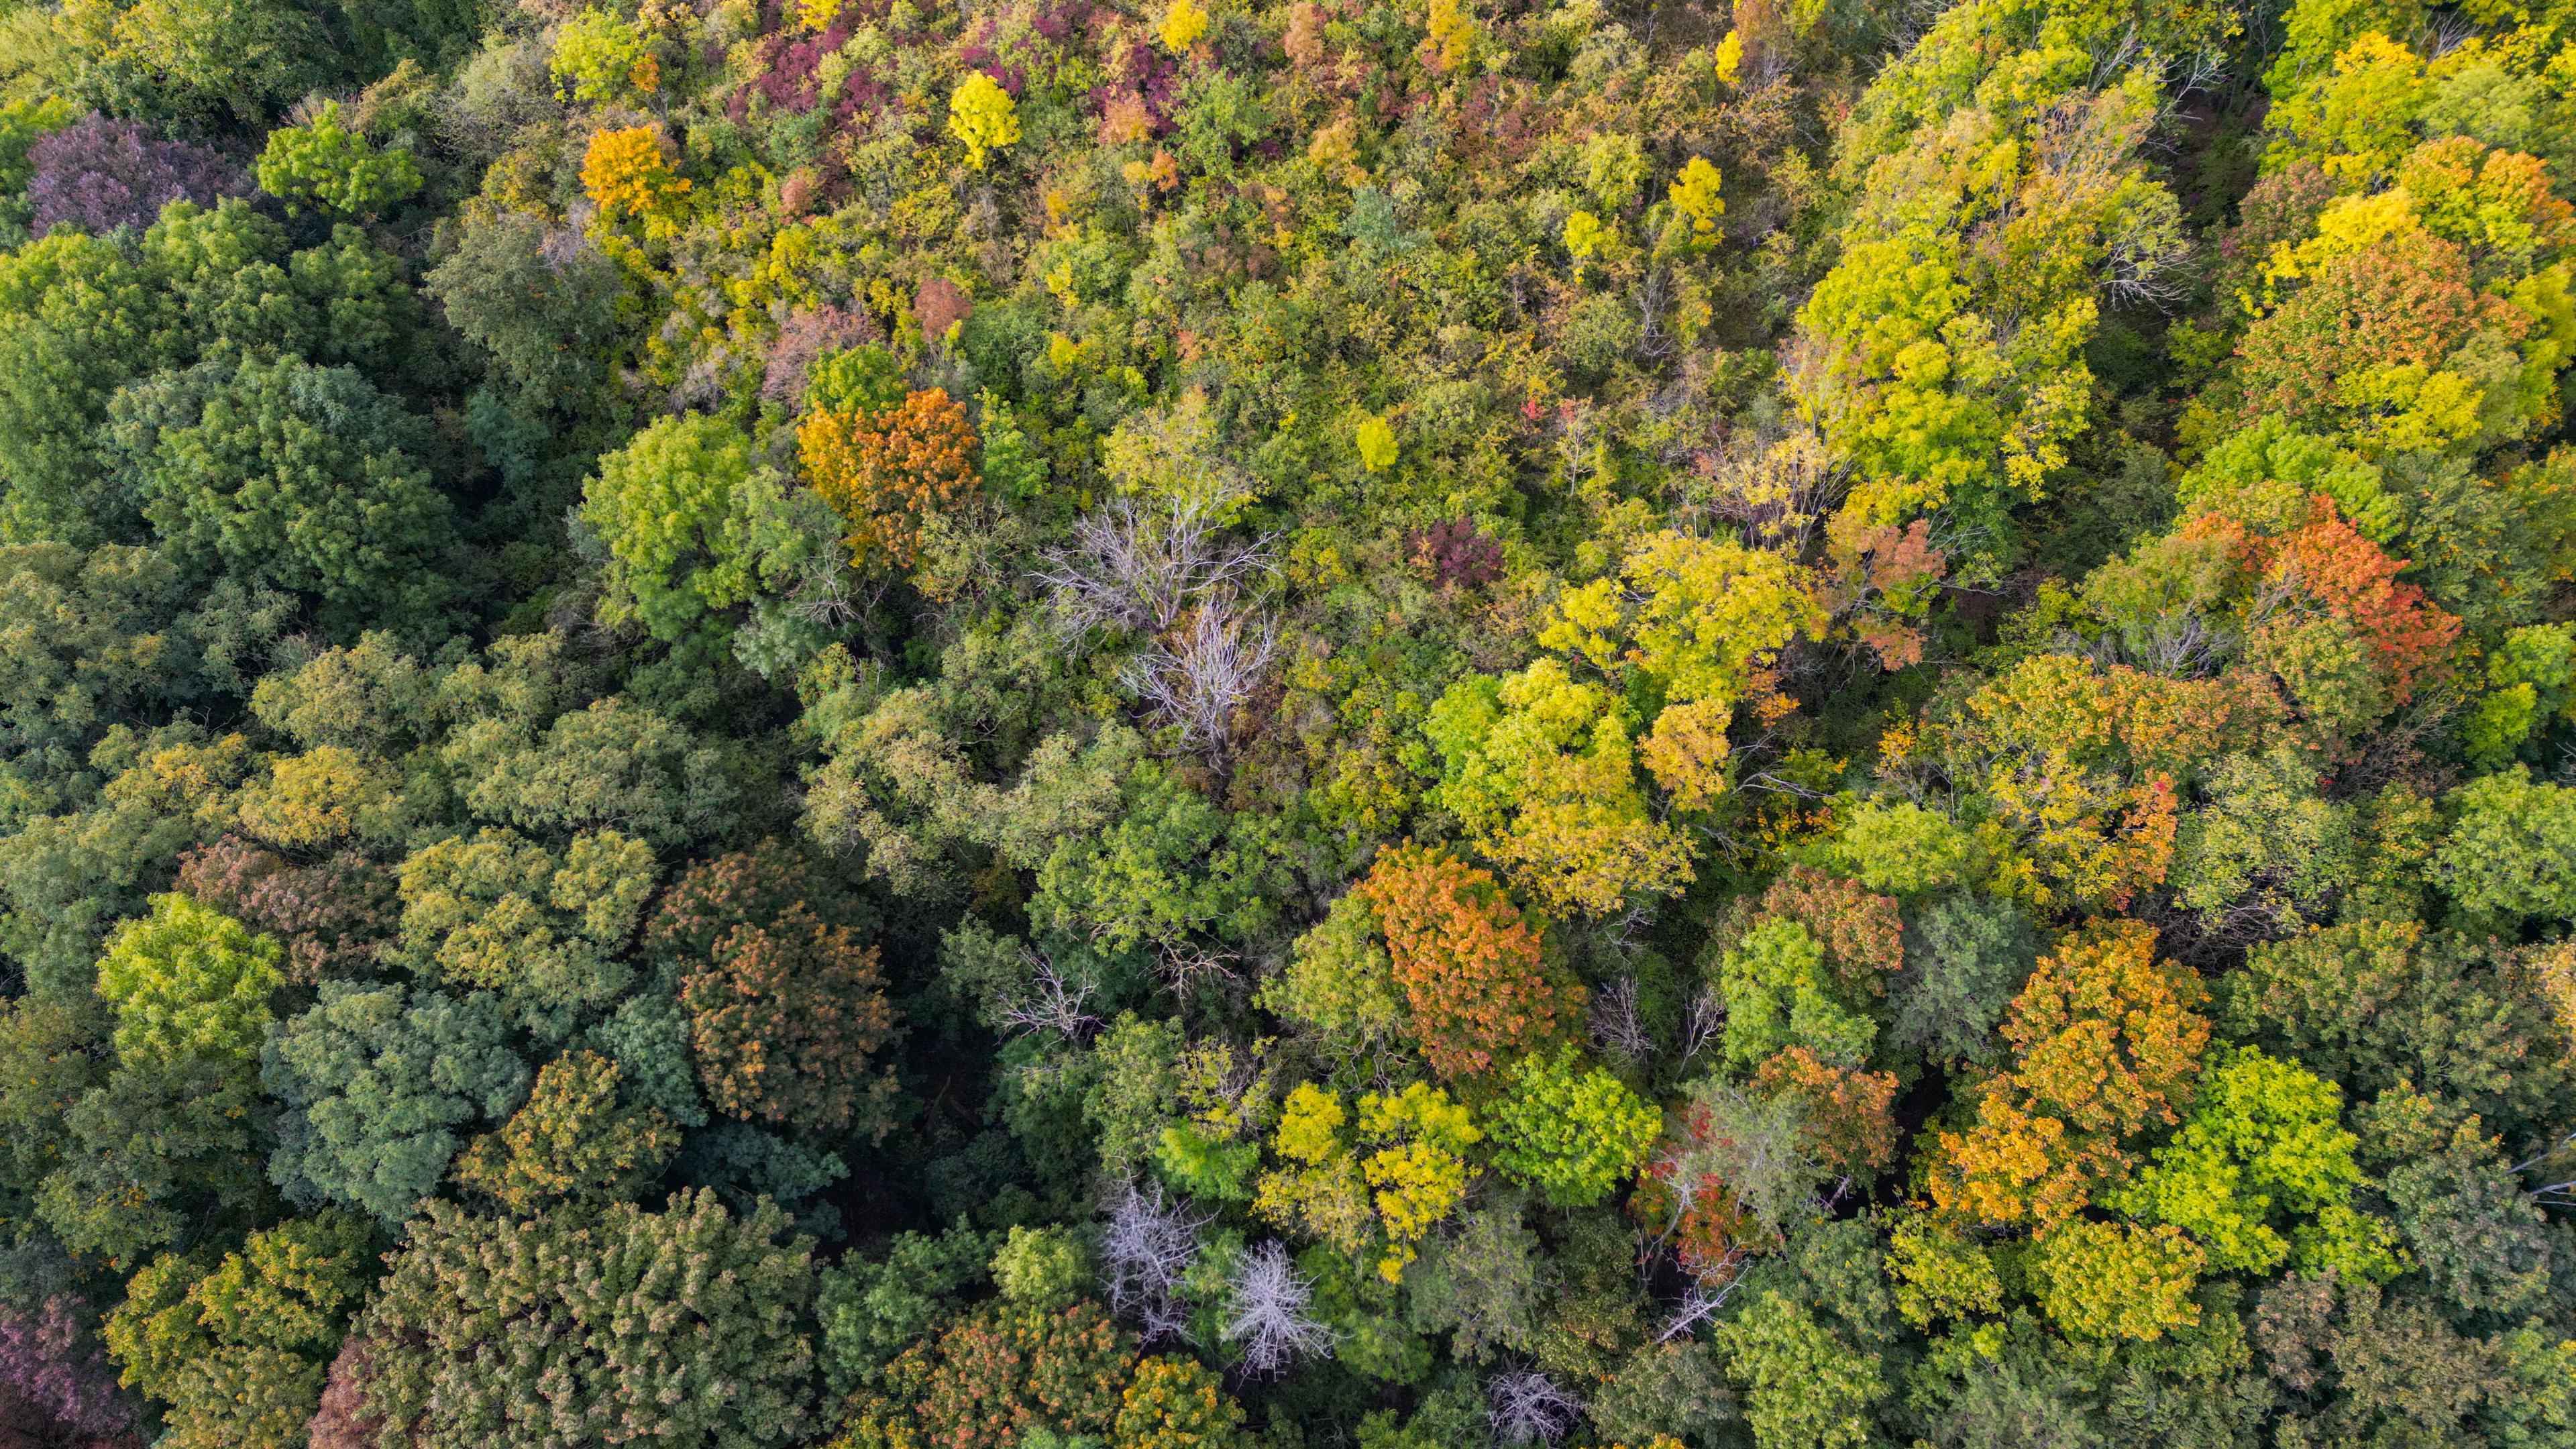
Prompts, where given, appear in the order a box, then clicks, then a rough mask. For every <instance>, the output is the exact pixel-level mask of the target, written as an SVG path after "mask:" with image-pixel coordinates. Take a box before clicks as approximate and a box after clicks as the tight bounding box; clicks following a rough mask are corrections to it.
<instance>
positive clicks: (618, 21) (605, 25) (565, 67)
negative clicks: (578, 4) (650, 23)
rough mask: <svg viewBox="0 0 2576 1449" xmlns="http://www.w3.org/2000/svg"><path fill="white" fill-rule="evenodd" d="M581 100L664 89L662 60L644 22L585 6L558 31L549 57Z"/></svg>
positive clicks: (647, 92) (549, 63) (651, 92)
mask: <svg viewBox="0 0 2576 1449" xmlns="http://www.w3.org/2000/svg"><path fill="white" fill-rule="evenodd" d="M546 63H547V66H548V68H550V69H551V70H552V71H553V72H554V74H555V76H556V78H557V79H558V80H559V81H565V82H569V83H570V84H569V85H568V86H567V87H566V88H567V89H568V90H570V91H571V93H572V98H573V99H574V100H577V101H587V102H598V101H609V100H617V99H621V98H623V97H626V96H629V95H640V96H649V95H651V94H653V93H654V92H655V91H657V90H659V89H661V84H662V64H661V60H660V58H659V57H658V56H656V55H655V54H654V53H653V37H652V34H651V32H650V31H648V30H647V29H646V28H645V27H644V26H642V25H640V24H638V23H636V22H635V21H632V20H629V19H627V18H626V17H624V16H622V15H619V14H617V13H616V12H615V11H611V10H584V11H582V12H581V13H580V14H578V15H576V16H574V17H572V19H570V20H568V21H566V22H564V25H563V28H562V29H561V30H559V31H557V32H556V34H555V50H554V55H553V56H552V57H551V58H549V59H548V61H547V62H546Z"/></svg>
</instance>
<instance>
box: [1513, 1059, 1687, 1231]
mask: <svg viewBox="0 0 2576 1449" xmlns="http://www.w3.org/2000/svg"><path fill="white" fill-rule="evenodd" d="M1485 1125H1486V1129H1487V1132H1488V1135H1490V1136H1491V1137H1492V1138H1493V1139H1494V1165H1495V1166H1496V1167H1498V1168H1500V1169H1502V1171H1503V1172H1504V1173H1505V1174H1506V1175H1508V1176H1511V1177H1514V1178H1518V1179H1519V1180H1521V1181H1523V1182H1527V1183H1529V1184H1531V1185H1532V1186H1535V1187H1537V1188H1538V1189H1539V1190H1540V1191H1541V1192H1544V1193H1545V1194H1546V1195H1547V1199H1548V1201H1549V1202H1551V1203H1555V1204H1556V1205H1558V1206H1560V1207H1590V1206H1592V1205H1593V1204H1595V1203H1597V1202H1599V1201H1601V1200H1602V1199H1603V1198H1605V1197H1608V1196H1609V1195H1610V1193H1611V1192H1612V1191H1613V1190H1614V1189H1616V1188H1617V1187H1618V1185H1619V1183H1620V1182H1621V1181H1622V1180H1623V1179H1625V1178H1627V1177H1628V1176H1629V1175H1630V1174H1632V1173H1634V1172H1635V1171H1636V1170H1637V1169H1638V1168H1639V1167H1640V1166H1642V1165H1643V1164H1644V1163H1645V1161H1646V1158H1647V1155H1648V1153H1649V1152H1650V1151H1651V1150H1652V1149H1653V1147H1654V1145H1655V1139H1656V1138H1657V1137H1658V1136H1660V1135H1662V1132H1663V1126H1664V1122H1663V1114H1662V1113H1660V1112H1658V1111H1656V1110H1655V1109H1654V1108H1653V1107H1652V1106H1649V1105H1648V1104H1647V1103H1646V1102H1645V1101H1643V1100H1642V1099H1640V1098H1639V1097H1638V1096H1637V1094H1636V1093H1634V1092H1632V1091H1630V1090H1628V1087H1627V1084H1625V1083H1623V1082H1621V1081H1620V1080H1619V1079H1618V1078H1617V1077H1614V1076H1612V1075H1610V1074H1609V1073H1608V1072H1604V1071H1600V1070H1598V1069H1595V1070H1593V1071H1589V1072H1580V1073H1578V1072H1577V1071H1576V1068H1575V1058H1574V1052H1573V1050H1572V1048H1559V1049H1558V1051H1557V1053H1556V1055H1554V1056H1553V1057H1549V1056H1544V1055H1533V1056H1528V1057H1524V1058H1522V1059H1521V1062H1520V1064H1519V1065H1518V1066H1517V1067H1515V1068H1514V1069H1513V1070H1512V1074H1511V1079H1510V1086H1509V1087H1508V1089H1507V1090H1506V1091H1505V1092H1504V1094H1503V1096H1502V1098H1501V1099H1500V1100H1499V1101H1497V1102H1495V1103H1494V1105H1493V1106H1492V1107H1491V1108H1489V1109H1487V1112H1486V1122H1485Z"/></svg>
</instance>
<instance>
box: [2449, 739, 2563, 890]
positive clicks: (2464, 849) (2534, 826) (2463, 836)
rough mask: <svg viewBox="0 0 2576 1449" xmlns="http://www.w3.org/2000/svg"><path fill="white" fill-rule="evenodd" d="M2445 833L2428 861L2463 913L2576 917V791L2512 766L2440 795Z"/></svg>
mask: <svg viewBox="0 0 2576 1449" xmlns="http://www.w3.org/2000/svg"><path fill="white" fill-rule="evenodd" d="M2442 805H2443V809H2444V811H2445V813H2446V814H2448V815H2449V817H2450V819H2451V822H2452V823H2451V829H2450V833H2449V835H2448V837H2447V838H2446V839H2445V840H2444V841H2443V843H2442V848H2441V852H2440V854H2439V855H2438V856H2437V857H2436V860H2437V862H2438V865H2439V868H2440V870H2441V873H2442V878H2443V880H2444V881H2445V883H2446V884H2447V885H2448V886H2449V888H2450V891H2451V896H2452V898H2453V899H2454V900H2456V901H2458V902H2459V903H2460V905H2461V906H2462V907H2464V908H2466V909H2467V910H2470V911H2476V912H2485V913H2491V914H2494V915H2497V916H2502V917H2506V918H2512V917H2517V916H2540V917H2543V918H2545V919H2549V920H2561V921H2563V920H2569V919H2576V790H2570V789H2568V788H2567V787H2565V786H2563V785H2552V784H2546V783H2539V782H2535V781H2533V780H2532V778H2531V775H2530V772H2529V771H2527V770H2526V769H2524V768H2523V767H2522V766H2520V765H2516V766H2514V767H2513V768H2512V769H2510V770H2506V771H2503V772H2501V773H2498V774H2493V775H2485V776H2481V777H2480V778H2478V779H2475V780H2472V781H2470V782H2469V783H2468V784H2466V785H2462V786H2461V787H2459V788H2458V789H2456V790H2454V791H2452V792H2451V793H2450V794H2448V795H2446V796H2444V797H2443V800H2442Z"/></svg>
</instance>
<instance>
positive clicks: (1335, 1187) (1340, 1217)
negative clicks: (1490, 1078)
mask: <svg viewBox="0 0 2576 1449" xmlns="http://www.w3.org/2000/svg"><path fill="white" fill-rule="evenodd" d="M1358 1105H1359V1112H1358V1115H1357V1117H1356V1120H1355V1119H1354V1118H1353V1116H1352V1114H1351V1112H1350V1109H1348V1108H1346V1107H1344V1106H1343V1105H1342V1099H1341V1098H1340V1097H1338V1096H1336V1095H1334V1094H1333V1093H1330V1092H1327V1091H1324V1090H1323V1089H1321V1088H1319V1087H1317V1086H1316V1085H1315V1084H1313V1083H1312V1082H1301V1083H1299V1084H1298V1085H1297V1087H1296V1089H1295V1090H1293V1091H1291V1092H1290V1093H1289V1094H1288V1100H1287V1103H1286V1105H1285V1106H1284V1107H1283V1108H1282V1109H1281V1111H1280V1114H1279V1130H1278V1132H1277V1134H1276V1135H1275V1136H1274V1137H1273V1138H1272V1140H1271V1148H1272V1150H1273V1151H1274V1152H1275V1153H1276V1154H1277V1155H1278V1156H1279V1157H1280V1158H1281V1159H1283V1165H1282V1166H1280V1167H1279V1168H1277V1169H1275V1170H1273V1171H1271V1172H1268V1173H1266V1174H1264V1175H1263V1176H1262V1179H1261V1186H1260V1192H1259V1195H1258V1196H1257V1197H1256V1198H1255V1199H1254V1201H1253V1211H1254V1212H1255V1213H1256V1214H1258V1215H1259V1216H1261V1217H1263V1218H1266V1219H1268V1220H1269V1221H1271V1222H1274V1223H1277V1224H1279V1225H1280V1226H1282V1227H1296V1228H1301V1229H1303V1230H1304V1231H1305V1232H1307V1233H1308V1234H1310V1235H1311V1236H1313V1237H1316V1238H1318V1239H1320V1240H1322V1241H1324V1242H1326V1243H1329V1244H1331V1245H1332V1246H1334V1247H1335V1248H1338V1249H1340V1250H1342V1251H1343V1252H1345V1253H1347V1254H1349V1255H1351V1256H1353V1257H1358V1256H1359V1255H1361V1254H1362V1253H1364V1252H1367V1251H1369V1250H1371V1249H1372V1247H1375V1248H1378V1249H1380V1251H1379V1252H1378V1255H1377V1270H1378V1274H1379V1276H1381V1277H1383V1278H1384V1279H1385V1280H1386V1281H1387V1282H1389V1283H1393V1282H1396V1281H1397V1280H1398V1279H1399V1278H1401V1276H1402V1275H1403V1272H1404V1268H1405V1265H1406V1264H1408V1263H1411V1262H1412V1261H1413V1260H1414V1259H1415V1258H1416V1257H1417V1256H1419V1253H1420V1246H1419V1245H1420V1244H1421V1242H1422V1240H1423V1237H1424V1236H1425V1235H1426V1234H1428V1233H1429V1232H1430V1231H1431V1229H1433V1228H1434V1227H1437V1226H1438V1225H1439V1224H1440V1223H1442V1222H1443V1221H1445V1220H1446V1219H1447V1218H1448V1217H1449V1216H1450V1215H1451V1214H1452V1213H1454V1212H1456V1211H1457V1209H1458V1205H1459V1203H1460V1202H1461V1201H1463V1200H1464V1199H1465V1197H1466V1194H1467V1184H1468V1183H1469V1181H1471V1180H1472V1179H1473V1178H1474V1177H1475V1176H1476V1175H1477V1169H1476V1168H1475V1167H1473V1166H1472V1165H1470V1164H1469V1163H1468V1161H1467V1159H1466V1156H1465V1153H1466V1150H1467V1149H1468V1148H1469V1147H1471V1146H1474V1145H1475V1144H1476V1143H1478V1142H1480V1141H1483V1140H1484V1135H1485V1134H1484V1132H1483V1131H1482V1130H1481V1129H1479V1128H1478V1127H1477V1126H1476V1124H1475V1120H1474V1117H1473V1114H1471V1113H1470V1112H1469V1111H1468V1110H1467V1108H1466V1107H1464V1106H1462V1105H1460V1104H1458V1103H1455V1102H1452V1101H1451V1100H1449V1096H1448V1094H1447V1093H1445V1092H1443V1091H1441V1090H1439V1089H1438V1088H1436V1087H1432V1086H1428V1085H1426V1084H1424V1083H1421V1082H1415V1083H1412V1084H1411V1085H1409V1086H1407V1087H1406V1088H1405V1089H1404V1090H1403V1091H1402V1092H1398V1093H1379V1092H1363V1093H1361V1094H1360V1098H1359V1104H1358ZM1347 1129H1355V1130H1347Z"/></svg>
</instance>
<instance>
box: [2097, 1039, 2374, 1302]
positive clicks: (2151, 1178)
mask: <svg viewBox="0 0 2576 1449" xmlns="http://www.w3.org/2000/svg"><path fill="white" fill-rule="evenodd" d="M2342 1105H2343V1103H2342V1094H2341V1093H2340V1092H2338V1091H2336V1090H2335V1087H2334V1084H2333V1083H2331V1082H2326V1081H2323V1080H2320V1079H2319V1078H2318V1077H2316V1076H2315V1075H2314V1074H2312V1073H2309V1072H2306V1071H2302V1070H2301V1069H2299V1068H2298V1067H2295V1066H2291V1065H2289V1064H2286V1063H2283V1062H2277V1061H2274V1060H2273V1059H2272V1058H2270V1057H2267V1056H2265V1055H2264V1054H2263V1053H2261V1052H2259V1051H2255V1050H2252V1049H2250V1048H2249V1049H2246V1050H2243V1051H2240V1052H2237V1053H2235V1054H2233V1055H2231V1056H2229V1057H2227V1058H2226V1059H2224V1060H2223V1061H2220V1062H2218V1063H2216V1064H2214V1065H2213V1066H2212V1068H2211V1069H2210V1070H2209V1072H2208V1073H2207V1074H2206V1075H2205V1076H2204V1078H2203V1081H2202V1085H2201V1091H2200V1095H2199V1098H2198V1100H2197V1101H2195V1102H2194V1103H2193V1105H2192V1110H2191V1115H2190V1116H2189V1117H2186V1118H2185V1119H2184V1120H2183V1125H2182V1130H2181V1131H2180V1132H2178V1133H2177V1134H2175V1136H2174V1140H2173V1141H2172V1142H2170V1143H2168V1144H2166V1145H2165V1146H2163V1147H2160V1148H2158V1149H2156V1152H2155V1156H2154V1160H2153V1162H2152V1164H2151V1165H2149V1166H2148V1167H2146V1168H2144V1169H2143V1170H2141V1171H2140V1172H2139V1174H2138V1177H2137V1180H2136V1181H2135V1182H2134V1183H2132V1184H2131V1185H2130V1186H2129V1187H2127V1188H2126V1189H2124V1190H2123V1191H2122V1192H2121V1194H2120V1195H2119V1197H2118V1199H2117V1205H2118V1207H2119V1209H2120V1210H2121V1211H2122V1212H2123V1213H2125V1214H2126V1215H2128V1216H2130V1217H2133V1218H2137V1219H2139V1220H2141V1221H2143V1222H2148V1223H2167V1224H2171V1225H2172V1226H2174V1227H2177V1228H2180V1229H2182V1230H2183V1231H2184V1232H2187V1233H2189V1234H2190V1235H2191V1237H2192V1240H2193V1241H2194V1242H2195V1243H2196V1244H2198V1245H2199V1246H2200V1247H2201V1248H2203V1249H2205V1250H2206V1251H2207V1256H2208V1262H2209V1265H2210V1266H2211V1267H2212V1268H2215V1269H2217V1270H2218V1271H2220V1272H2253V1273H2264V1272H2269V1271H2271V1270H2272V1269H2274V1268H2276V1267H2278V1266H2280V1264H2281V1263H2282V1262H2283V1261H2284V1260H2286V1259H2288V1258H2289V1257H2290V1256H2291V1244H2290V1240H2289V1239H2288V1238H2285V1237H2284V1236H2283V1235H2282V1234H2281V1233H2280V1232H2279V1231H2278V1230H2277V1229H2276V1228H2275V1227H2274V1226H2273V1224H2274V1223H2275V1222H2277V1221H2281V1220H2284V1219H2301V1218H2305V1219H2310V1220H2311V1221H2308V1222H2302V1223H2300V1224H2299V1227H2298V1231H2297V1237H2298V1240H2299V1254H2298V1266H2299V1267H2300V1268H2301V1269H2302V1270H2305V1271H2308V1272H2312V1273H2313V1272H2320V1271H2323V1270H2324V1269H2326V1268H2327V1267H2329V1266H2332V1267H2336V1268H2338V1269H2340V1270H2341V1271H2343V1272H2344V1273H2345V1274H2346V1275H2347V1276H2374V1277H2382V1278H2384V1277H2388V1276H2393V1274H2394V1272H2395V1270H2396V1269H2397V1268H2398V1267H2399V1266H2400V1265H2399V1264H2398V1263H2397V1261H2396V1260H2395V1259H2394V1258H2392V1257H2390V1256H2389V1255H2388V1252H2387V1249H2386V1248H2385V1247H2382V1246H2379V1245H2377V1244H2375V1243H2373V1242H2372V1241H2370V1240H2369V1238H2368V1237H2367V1235H2366V1230H2365V1229H2364V1225H2363V1223H2362V1221H2361V1220H2360V1219H2359V1218H2358V1216H2357V1215H2356V1214H2354V1213H2352V1211H2351V1209H2350V1203H2351V1200H2352V1192H2353V1189H2354V1187H2355V1186H2357V1185H2358V1184H2359V1183H2360V1181H2361V1169H2360V1168H2359V1167H2358V1166H2357V1165H2355V1164H2354V1162H2353V1148H2354V1147H2355V1146H2356V1145H2358V1141H2359V1139H2357V1138H2355V1137H2354V1136H2353V1135H2352V1134H2351V1133H2350V1132H2347V1131H2345V1130H2344V1129H2343V1127H2342V1125H2341V1124H2340V1121H2339V1118H2340V1117H2341V1115H2342ZM2330 1210H2331V1211H2330ZM2357 1234H2358V1235H2359V1236H2356V1235H2357ZM2374 1249H2375V1250H2376V1251H2375V1253H2374V1252H2373V1250H2374ZM2365 1259H2369V1260H2372V1261H2364V1260H2365Z"/></svg>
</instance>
